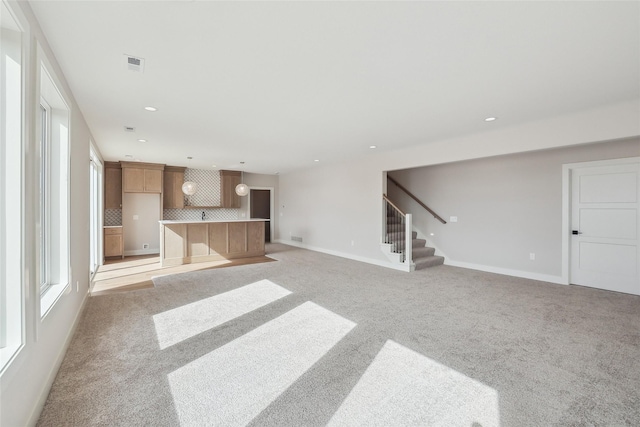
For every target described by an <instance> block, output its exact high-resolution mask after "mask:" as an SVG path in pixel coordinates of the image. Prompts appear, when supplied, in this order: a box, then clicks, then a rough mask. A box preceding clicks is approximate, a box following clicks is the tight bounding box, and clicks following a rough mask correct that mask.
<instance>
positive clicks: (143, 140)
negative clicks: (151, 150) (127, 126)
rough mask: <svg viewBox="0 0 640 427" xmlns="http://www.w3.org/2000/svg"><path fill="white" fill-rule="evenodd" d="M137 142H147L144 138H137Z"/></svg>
mask: <svg viewBox="0 0 640 427" xmlns="http://www.w3.org/2000/svg"><path fill="white" fill-rule="evenodd" d="M138 142H147V140H146V139H139V140H138Z"/></svg>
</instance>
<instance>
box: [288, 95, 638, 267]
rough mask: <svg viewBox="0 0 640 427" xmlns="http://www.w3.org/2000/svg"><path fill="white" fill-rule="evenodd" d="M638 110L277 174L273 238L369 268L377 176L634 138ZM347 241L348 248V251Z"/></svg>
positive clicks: (376, 222) (557, 120)
mask: <svg viewBox="0 0 640 427" xmlns="http://www.w3.org/2000/svg"><path fill="white" fill-rule="evenodd" d="M638 117H640V103H639V102H638V101H637V100H635V101H631V102H626V103H621V104H616V105H610V106H606V107H602V108H598V109H594V110H588V111H582V112H577V113H574V114H571V115H566V116H562V117H553V118H550V119H548V120H544V121H538V122H531V123H525V124H521V125H516V126H511V127H505V128H499V129H497V130H494V131H487V132H485V133H481V134H475V135H468V136H465V137H461V138H456V139H450V140H443V141H434V142H428V143H425V144H423V145H420V146H414V147H409V148H405V149H401V150H395V151H384V147H383V146H381V147H380V149H379V150H377V152H374V153H371V152H366V153H365V152H363V155H362V157H361V158H352V159H345V161H344V162H342V163H340V164H331V165H322V164H321V163H319V164H313V165H309V167H308V168H307V169H304V170H300V171H296V172H292V173H288V174H282V175H280V203H279V207H280V211H281V213H282V216H280V217H279V219H280V223H279V227H278V229H279V236H278V237H279V239H280V240H281V241H282V242H285V243H292V242H291V240H290V236H292V235H293V236H298V237H302V238H303V242H302V244H301V245H300V244H297V243H296V242H293V244H296V245H299V246H304V247H309V248H313V249H317V250H320V251H324V252H328V253H333V254H337V255H341V256H345V257H349V258H353V259H359V260H362V261H366V262H371V263H375V264H386V258H385V257H384V255H383V254H382V252H381V251H380V249H379V242H380V230H381V228H382V215H381V211H382V209H381V197H382V193H383V179H382V173H383V171H389V170H395V169H405V168H412V167H420V166H425V165H434V164H440V163H446V162H455V161H460V160H466V159H474V158H482V157H488V156H496V155H502V154H509V153H518V152H527V151H534V150H540V149H545V148H553V147H563V146H571V145H576V144H583V143H591V142H598V141H608V140H615V139H620V138H628V137H634V136H637V135H640V121H639V120H638ZM351 242H353V245H352V244H351Z"/></svg>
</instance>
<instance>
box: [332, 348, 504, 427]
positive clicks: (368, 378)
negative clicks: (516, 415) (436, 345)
mask: <svg viewBox="0 0 640 427" xmlns="http://www.w3.org/2000/svg"><path fill="white" fill-rule="evenodd" d="M329 425H330V426H364V425H366V426H385V427H386V426H417V425H423V426H424V425H429V426H482V427H491V426H499V425H500V409H499V406H498V392H497V391H496V390H494V389H492V388H491V387H488V386H486V385H484V384H482V383H480V382H478V381H476V380H474V379H472V378H469V377H467V376H466V375H464V374H461V373H459V372H457V371H455V370H453V369H451V368H449V367H447V366H445V365H442V364H440V363H437V362H435V361H433V360H431V359H429V358H428V357H426V356H423V355H421V354H419V353H416V352H415V351H413V350H410V349H408V348H406V347H404V346H402V345H400V344H398V343H396V342H394V341H391V340H389V341H387V342H386V343H385V345H384V346H383V347H382V349H381V350H380V352H379V353H378V354H377V355H376V357H375V359H374V360H373V362H372V363H371V365H369V367H368V368H367V370H366V371H365V373H364V374H363V375H362V377H361V378H360V380H359V381H358V383H357V384H356V386H355V387H354V388H353V390H351V392H350V393H349V395H348V396H347V398H346V399H345V401H344V402H343V403H342V405H341V406H340V408H339V409H338V411H337V412H336V413H335V414H334V415H333V417H332V418H331V421H330V422H329Z"/></svg>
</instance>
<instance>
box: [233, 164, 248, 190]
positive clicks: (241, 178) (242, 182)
mask: <svg viewBox="0 0 640 427" xmlns="http://www.w3.org/2000/svg"><path fill="white" fill-rule="evenodd" d="M240 164H241V165H242V166H243V167H244V162H240ZM236 194H237V195H238V196H241V197H244V196H246V195H247V194H249V187H248V186H247V184H245V183H244V171H241V172H240V184H238V185H236Z"/></svg>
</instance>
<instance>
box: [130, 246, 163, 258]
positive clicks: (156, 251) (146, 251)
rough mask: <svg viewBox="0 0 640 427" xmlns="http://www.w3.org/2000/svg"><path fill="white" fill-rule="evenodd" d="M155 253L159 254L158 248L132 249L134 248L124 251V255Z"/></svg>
mask: <svg viewBox="0 0 640 427" xmlns="http://www.w3.org/2000/svg"><path fill="white" fill-rule="evenodd" d="M155 254H160V248H155V249H134V250H129V251H124V256H136V255H155Z"/></svg>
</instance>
